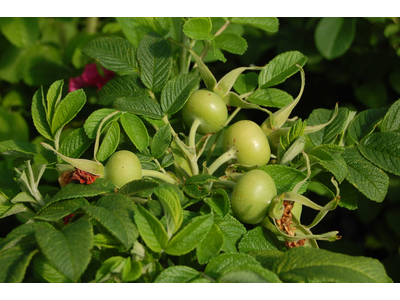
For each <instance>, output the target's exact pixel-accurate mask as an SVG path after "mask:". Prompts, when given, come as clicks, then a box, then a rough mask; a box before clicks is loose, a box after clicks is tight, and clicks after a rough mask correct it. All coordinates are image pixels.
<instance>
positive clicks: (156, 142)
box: [150, 124, 172, 158]
mask: <svg viewBox="0 0 400 300" xmlns="http://www.w3.org/2000/svg"><path fill="white" fill-rule="evenodd" d="M171 139H172V136H171V129H170V127H169V125H168V124H166V125H164V126H163V127H161V128H160V129H158V130H157V132H156V134H155V135H154V137H153V140H152V143H151V147H150V150H151V155H153V157H154V158H160V157H161V156H162V155H163V154H164V153H165V151H166V150H167V149H168V147H169V146H170V144H171Z"/></svg>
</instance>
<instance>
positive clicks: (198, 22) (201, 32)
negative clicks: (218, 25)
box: [182, 18, 214, 40]
mask: <svg viewBox="0 0 400 300" xmlns="http://www.w3.org/2000/svg"><path fill="white" fill-rule="evenodd" d="M211 29H212V22H211V19H210V18H191V19H189V20H187V21H186V22H185V24H184V25H183V28H182V31H183V33H184V34H185V35H187V36H188V37H190V38H191V39H194V40H212V39H213V37H214V35H213V34H211V33H210V32H211Z"/></svg>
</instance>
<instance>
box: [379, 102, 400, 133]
mask: <svg viewBox="0 0 400 300" xmlns="http://www.w3.org/2000/svg"><path fill="white" fill-rule="evenodd" d="M399 128H400V99H399V100H397V101H396V102H395V103H394V104H393V105H392V106H391V107H390V108H389V110H388V112H387V113H386V115H385V117H384V118H383V121H382V126H381V130H382V131H395V130H398V129H399Z"/></svg>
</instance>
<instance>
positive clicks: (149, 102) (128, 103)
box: [113, 92, 164, 119]
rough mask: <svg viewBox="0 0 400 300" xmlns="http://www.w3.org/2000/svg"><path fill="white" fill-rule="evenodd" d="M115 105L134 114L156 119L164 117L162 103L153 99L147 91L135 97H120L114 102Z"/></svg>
mask: <svg viewBox="0 0 400 300" xmlns="http://www.w3.org/2000/svg"><path fill="white" fill-rule="evenodd" d="M113 107H115V108H117V109H120V110H122V111H126V112H130V113H132V114H137V115H143V116H147V117H150V118H154V119H162V118H163V117H164V113H163V112H162V111H161V107H160V104H158V102H156V101H154V100H153V99H151V98H150V96H149V94H148V93H147V92H146V93H142V94H139V95H137V96H135V97H121V98H118V99H117V100H116V101H115V102H114V104H113Z"/></svg>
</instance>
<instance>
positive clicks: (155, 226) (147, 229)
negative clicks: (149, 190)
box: [135, 205, 168, 252]
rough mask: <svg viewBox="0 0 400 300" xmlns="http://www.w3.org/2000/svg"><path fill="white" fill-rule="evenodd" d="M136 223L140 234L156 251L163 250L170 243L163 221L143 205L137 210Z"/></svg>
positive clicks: (148, 245)
mask: <svg viewBox="0 0 400 300" xmlns="http://www.w3.org/2000/svg"><path fill="white" fill-rule="evenodd" d="M135 223H136V225H137V227H138V229H139V233H140V236H141V237H142V239H143V241H144V242H145V243H146V246H147V247H149V248H150V249H151V250H152V251H154V252H161V250H162V249H164V248H165V247H166V246H167V244H168V235H167V232H166V231H165V229H164V226H163V225H162V224H161V222H160V221H159V220H158V219H157V218H156V217H155V216H153V215H152V214H151V213H149V212H148V211H147V210H146V209H145V208H143V207H142V206H141V205H137V207H136V211H135Z"/></svg>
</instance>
